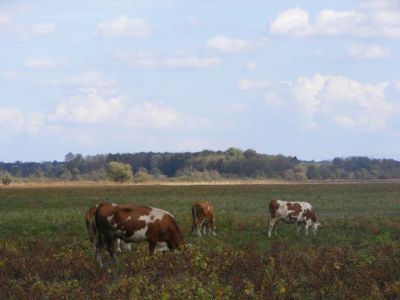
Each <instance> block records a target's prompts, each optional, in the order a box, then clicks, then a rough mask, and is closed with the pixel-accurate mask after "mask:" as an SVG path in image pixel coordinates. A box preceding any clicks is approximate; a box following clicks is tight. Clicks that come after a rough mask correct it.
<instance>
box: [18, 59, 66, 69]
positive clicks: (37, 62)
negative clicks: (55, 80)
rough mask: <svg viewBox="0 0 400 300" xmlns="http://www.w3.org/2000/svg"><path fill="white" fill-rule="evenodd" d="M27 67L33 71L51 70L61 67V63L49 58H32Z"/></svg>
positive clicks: (27, 62)
mask: <svg viewBox="0 0 400 300" xmlns="http://www.w3.org/2000/svg"><path fill="white" fill-rule="evenodd" d="M25 65H26V66H27V67H28V68H31V69H38V70H49V69H55V68H58V67H60V66H61V63H59V62H57V61H54V60H52V59H48V58H32V59H29V60H28V61H26V63H25Z"/></svg>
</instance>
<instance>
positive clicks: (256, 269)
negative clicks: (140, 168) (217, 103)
mask: <svg viewBox="0 0 400 300" xmlns="http://www.w3.org/2000/svg"><path fill="white" fill-rule="evenodd" d="M274 198H279V199H284V200H296V201H297V200H298V201H300V200H302V201H309V202H311V203H312V204H313V206H314V208H315V209H316V212H317V216H318V217H319V219H320V221H321V223H322V224H323V227H322V228H320V230H319V232H318V235H317V236H315V237H314V236H309V237H304V236H297V235H296V233H295V232H296V226H294V225H291V226H290V225H286V224H279V225H278V228H277V229H278V233H279V235H278V236H277V237H274V238H272V239H268V238H267V236H266V227H267V206H268V202H269V201H270V200H271V199H274ZM200 199H207V200H210V201H212V202H213V203H214V205H215V207H216V211H217V233H218V235H217V236H216V237H211V238H210V237H208V238H204V239H198V238H195V237H193V236H191V235H190V227H191V213H190V208H191V204H192V203H193V201H195V200H200ZM102 201H112V202H117V203H140V204H144V205H150V206H154V207H159V208H163V209H166V210H168V211H170V212H171V213H173V214H174V215H175V217H176V219H177V221H178V225H179V226H180V228H181V229H182V231H183V233H184V236H185V238H186V240H187V241H188V242H189V243H191V244H192V247H190V248H189V249H188V250H187V251H186V252H185V253H173V254H167V255H162V254H160V253H159V254H157V255H155V256H154V257H152V258H150V257H149V256H148V255H147V245H145V244H141V245H138V246H137V247H135V250H133V251H131V252H128V253H123V254H121V255H120V258H121V259H120V264H119V265H118V266H117V267H116V268H111V266H110V265H109V267H106V268H105V269H103V270H101V269H99V268H98V267H97V265H96V262H95V260H94V249H93V246H92V245H91V244H90V243H89V241H88V238H87V233H86V230H85V227H84V213H85V211H86V210H87V209H88V207H89V206H90V205H92V204H94V203H98V202H102ZM106 262H110V260H109V258H108V257H106ZM399 265H400V183H395V182H394V183H393V182H392V183H390V182H389V183H368V184H365V183H364V184H356V183H352V184H290V185H281V184H269V185H265V184H240V185H231V184H227V185H183V186H179V185H177V186H175V185H172V186H168V185H133V186H132V185H130V186H127V185H120V186H119V185H104V186H102V185H87V186H85V185H82V186H65V187H64V186H46V187H29V186H25V187H10V188H1V189H0V298H1V299H14V298H15V299H20V298H30V299H39V298H50V299H60V298H65V299H70V298H78V299H81V298H110V297H112V298H117V299H127V298H128V299H138V298H149V299H150V298H162V299H177V298H179V299H181V298H193V297H194V298H200V299H211V298H227V299H231V298H236V299H245V298H266V297H267V298H281V299H285V298H286V299H322V298H325V299H327V298H328V299H344V298H346V299H360V298H364V299H368V298H369V299H380V298H382V299H383V298H386V299H390V298H392V299H396V298H399V297H400V268H399Z"/></svg>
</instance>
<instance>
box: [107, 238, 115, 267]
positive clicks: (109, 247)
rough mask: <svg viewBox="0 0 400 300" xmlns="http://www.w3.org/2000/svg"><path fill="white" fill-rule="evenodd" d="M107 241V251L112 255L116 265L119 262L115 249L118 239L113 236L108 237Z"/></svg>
mask: <svg viewBox="0 0 400 300" xmlns="http://www.w3.org/2000/svg"><path fill="white" fill-rule="evenodd" d="M106 243H107V251H108V253H109V254H110V256H111V259H112V261H113V263H114V265H115V264H116V263H117V257H116V256H115V250H116V247H117V246H116V244H117V239H116V238H111V237H108V238H106Z"/></svg>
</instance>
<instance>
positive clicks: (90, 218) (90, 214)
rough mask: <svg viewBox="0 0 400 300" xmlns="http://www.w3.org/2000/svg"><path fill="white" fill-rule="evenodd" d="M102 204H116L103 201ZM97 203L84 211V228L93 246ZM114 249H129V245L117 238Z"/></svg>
mask: <svg viewBox="0 0 400 300" xmlns="http://www.w3.org/2000/svg"><path fill="white" fill-rule="evenodd" d="M103 205H104V206H106V205H109V206H116V205H117V204H115V203H103ZM98 206H99V205H98V204H96V205H93V206H91V207H90V208H89V209H88V210H87V211H86V213H85V224H86V229H87V232H88V234H89V240H90V241H91V242H92V244H93V245H94V246H96V240H97V237H96V236H97V228H96V220H95V217H96V209H97V207H98ZM115 248H116V251H118V252H122V250H121V249H124V250H131V245H130V244H127V243H125V242H124V241H122V240H120V239H118V240H117V242H116V244H115Z"/></svg>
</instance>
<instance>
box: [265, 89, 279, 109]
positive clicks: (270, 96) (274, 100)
mask: <svg viewBox="0 0 400 300" xmlns="http://www.w3.org/2000/svg"><path fill="white" fill-rule="evenodd" d="M264 103H265V104H266V105H267V106H268V107H281V106H282V105H283V100H282V99H281V98H280V97H279V95H278V94H277V93H276V92H274V91H268V92H266V93H265V95H264Z"/></svg>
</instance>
